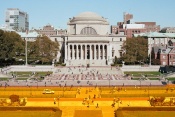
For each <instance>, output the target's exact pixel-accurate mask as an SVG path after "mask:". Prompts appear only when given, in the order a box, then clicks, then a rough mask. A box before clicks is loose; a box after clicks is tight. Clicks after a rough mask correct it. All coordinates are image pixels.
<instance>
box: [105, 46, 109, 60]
mask: <svg viewBox="0 0 175 117" xmlns="http://www.w3.org/2000/svg"><path fill="white" fill-rule="evenodd" d="M106 55H107V60H109V44H107V54H106Z"/></svg>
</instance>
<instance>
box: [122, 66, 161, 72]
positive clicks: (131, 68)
mask: <svg viewBox="0 0 175 117" xmlns="http://www.w3.org/2000/svg"><path fill="white" fill-rule="evenodd" d="M159 68H160V66H158V65H155V66H154V65H152V66H141V65H123V66H122V67H121V70H122V71H123V72H125V71H159Z"/></svg>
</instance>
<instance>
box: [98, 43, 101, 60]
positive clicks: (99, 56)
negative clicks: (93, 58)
mask: <svg viewBox="0 0 175 117" xmlns="http://www.w3.org/2000/svg"><path fill="white" fill-rule="evenodd" d="M100 59H101V58H100V45H98V60H100Z"/></svg>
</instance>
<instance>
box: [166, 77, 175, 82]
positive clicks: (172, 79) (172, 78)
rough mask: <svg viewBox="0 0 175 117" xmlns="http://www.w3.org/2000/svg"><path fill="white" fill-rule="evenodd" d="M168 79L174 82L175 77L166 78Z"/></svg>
mask: <svg viewBox="0 0 175 117" xmlns="http://www.w3.org/2000/svg"><path fill="white" fill-rule="evenodd" d="M166 79H168V80H170V81H174V80H175V78H174V77H169V78H166Z"/></svg>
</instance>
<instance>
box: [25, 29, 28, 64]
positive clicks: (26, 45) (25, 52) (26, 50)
mask: <svg viewBox="0 0 175 117" xmlns="http://www.w3.org/2000/svg"><path fill="white" fill-rule="evenodd" d="M27 35H28V31H26V38H25V42H26V44H25V45H26V47H25V53H26V66H27V64H28V63H27Z"/></svg>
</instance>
